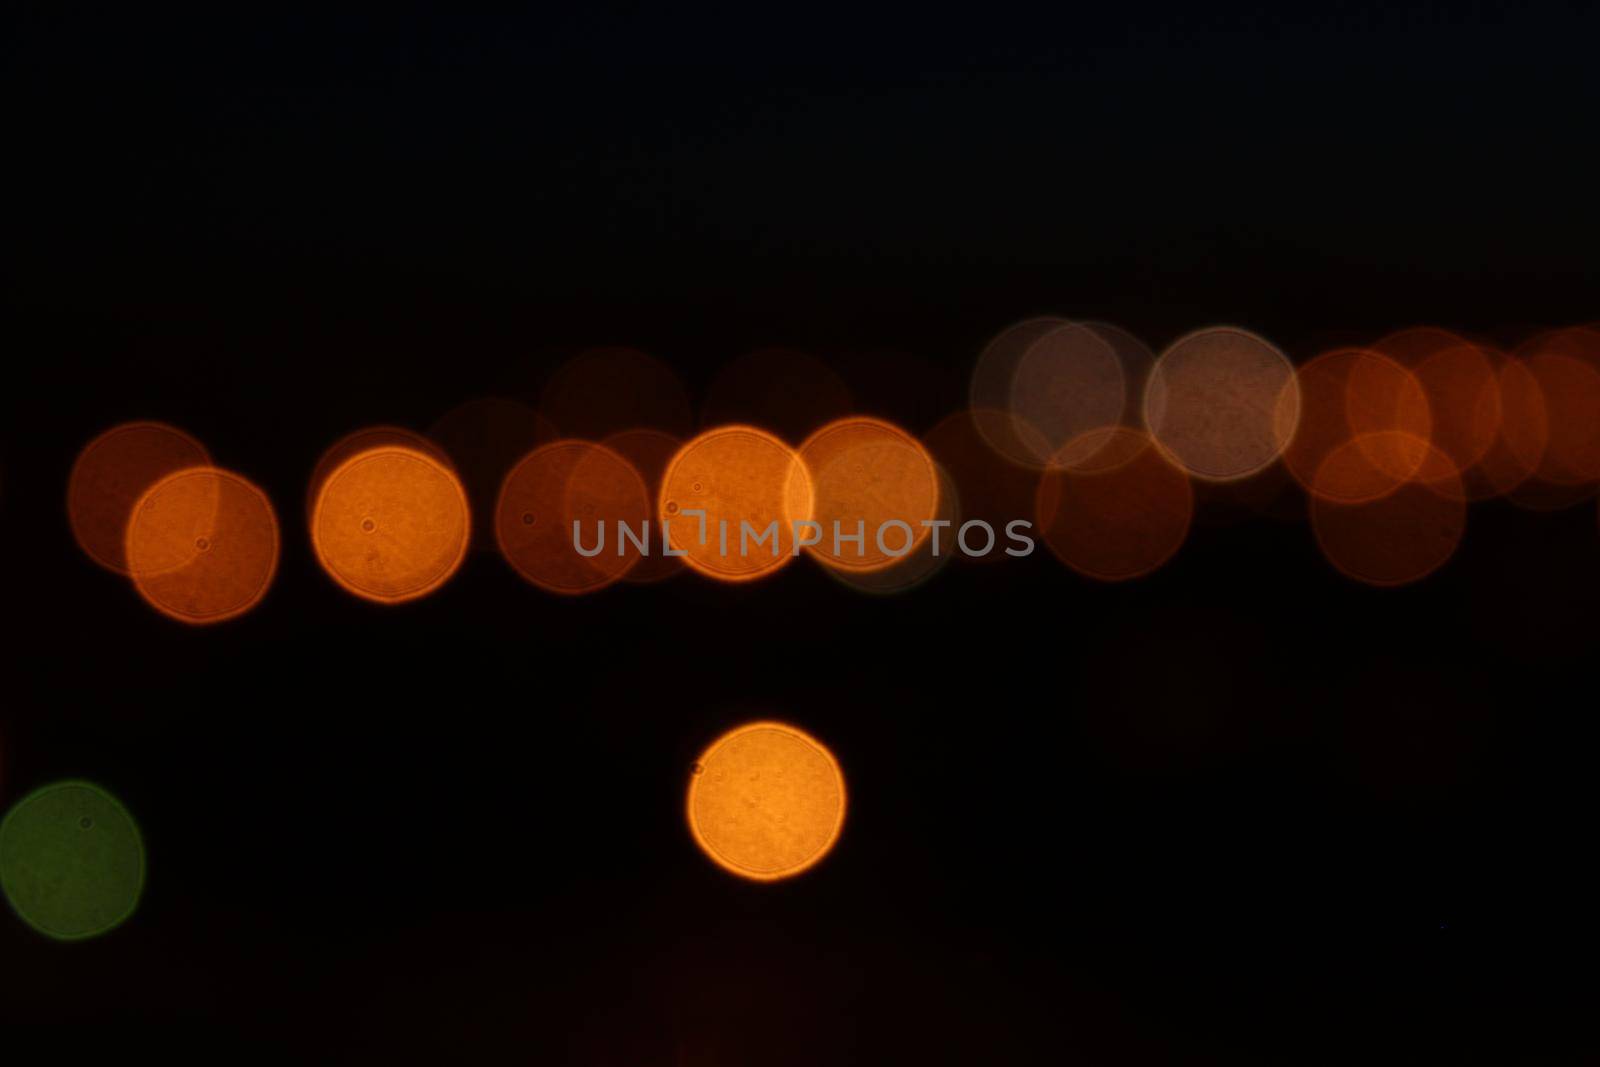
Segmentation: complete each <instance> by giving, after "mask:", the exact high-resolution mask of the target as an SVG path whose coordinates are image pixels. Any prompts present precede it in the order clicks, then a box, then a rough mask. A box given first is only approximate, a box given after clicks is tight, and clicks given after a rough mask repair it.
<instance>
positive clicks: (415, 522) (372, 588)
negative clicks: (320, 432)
mask: <svg viewBox="0 0 1600 1067" xmlns="http://www.w3.org/2000/svg"><path fill="white" fill-rule="evenodd" d="M471 543H472V514H471V507H470V505H469V504H468V502H467V493H466V489H465V488H464V487H463V486H462V484H461V480H460V479H459V478H457V477H456V473H455V471H454V470H453V469H452V468H451V467H449V466H448V465H447V464H446V463H445V462H443V461H442V460H441V459H439V458H437V457H436V456H435V455H434V454H431V453H429V452H423V451H419V450H417V449H414V448H405V447H400V446H394V445H386V446H381V447H378V448H374V449H369V450H367V451H365V452H359V453H357V454H356V455H354V456H351V457H350V458H349V459H347V460H345V461H344V462H343V463H341V464H340V465H339V466H338V467H336V468H334V470H333V471H332V473H330V474H329V475H328V477H327V480H326V481H324V482H323V484H322V489H321V491H320V492H318V494H317V499H316V503H315V505H314V506H313V508H312V516H311V544H312V548H313V550H314V551H315V553H316V556H317V561H318V562H319V563H321V564H322V568H323V570H325V571H327V572H328V576H329V577H331V578H332V579H333V580H334V581H335V582H337V583H338V584H339V586H340V587H341V588H343V589H344V590H345V591H346V592H350V593H354V594H355V595H356V596H358V597H361V598H363V599H365V600H370V601H373V602H375V603H379V604H400V603H404V602H406V601H410V600H416V599H418V598H420V597H424V596H427V595H428V594H430V593H432V592H434V591H436V590H437V589H439V588H440V587H441V586H442V585H444V583H445V582H447V581H449V580H450V578H451V577H452V576H453V575H454V574H455V573H456V571H457V570H458V569H460V567H461V564H462V562H463V561H464V560H465V559H466V555H467V549H468V547H469V546H470V545H471Z"/></svg>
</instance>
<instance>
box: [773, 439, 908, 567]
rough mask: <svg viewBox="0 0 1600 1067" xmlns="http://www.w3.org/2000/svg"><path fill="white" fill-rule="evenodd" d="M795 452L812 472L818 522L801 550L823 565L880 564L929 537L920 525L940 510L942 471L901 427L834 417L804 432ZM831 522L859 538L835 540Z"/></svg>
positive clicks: (905, 553)
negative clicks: (813, 539) (816, 536)
mask: <svg viewBox="0 0 1600 1067" xmlns="http://www.w3.org/2000/svg"><path fill="white" fill-rule="evenodd" d="M800 458H801V459H802V460H803V461H804V462H805V466H806V470H807V472H808V473H809V474H810V476H811V486H812V493H813V504H812V515H811V517H812V519H813V521H815V522H816V523H817V524H818V525H819V526H820V527H821V540H820V541H819V542H818V543H816V544H812V545H807V546H806V551H808V552H810V553H811V554H812V555H813V556H814V557H815V558H816V559H817V560H819V561H820V562H822V563H823V564H825V565H826V566H829V567H835V568H838V569H840V570H851V571H876V570H882V569H884V568H886V567H891V566H894V565H895V564H896V563H898V562H899V561H900V560H901V559H903V558H905V557H906V556H909V555H911V554H912V553H913V552H915V551H916V549H917V548H918V547H919V546H920V545H921V544H922V542H923V541H924V540H926V539H927V536H928V530H929V528H928V527H927V526H924V525H923V523H924V522H931V521H933V520H934V519H936V518H937V517H938V514H939V472H938V469H937V468H936V467H935V466H934V463H933V458H932V457H931V456H929V455H928V450H927V449H925V448H923V447H922V444H921V442H919V441H918V440H917V439H916V438H915V437H912V436H911V435H910V434H908V433H906V432H905V431H904V430H902V429H901V428H900V427H898V426H895V425H893V424H892V423H888V422H884V421H883V420H881V419H872V418H865V417H861V416H856V417H851V418H847V419H839V420H838V421H836V422H831V423H829V424H828V425H826V426H824V427H822V428H821V429H819V430H817V431H816V432H815V433H813V434H812V435H811V436H810V437H808V438H806V440H805V441H804V442H803V443H802V444H801V445H800ZM836 523H837V524H838V529H839V532H840V533H841V534H842V535H845V536H850V537H854V536H855V535H857V534H858V533H859V534H860V535H861V536H862V540H861V542H860V543H859V544H856V543H855V542H853V541H851V542H845V541H843V540H842V538H841V539H840V541H839V542H838V543H835V539H834V526H835V524H836ZM886 524H900V525H896V526H886ZM880 534H881V535H882V542H883V543H882V545H880V544H879V540H880V537H879V535H880Z"/></svg>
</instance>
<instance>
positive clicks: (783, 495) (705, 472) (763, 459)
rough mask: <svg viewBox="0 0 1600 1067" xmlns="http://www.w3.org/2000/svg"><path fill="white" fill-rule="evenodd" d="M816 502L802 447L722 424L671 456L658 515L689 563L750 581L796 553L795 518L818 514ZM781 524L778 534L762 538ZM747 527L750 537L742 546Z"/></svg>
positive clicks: (731, 578) (751, 428)
mask: <svg viewBox="0 0 1600 1067" xmlns="http://www.w3.org/2000/svg"><path fill="white" fill-rule="evenodd" d="M813 501H814V496H813V491H812V485H811V477H810V474H809V473H808V472H807V470H806V465H805V463H804V461H802V460H801V458H800V456H799V454H798V453H796V452H795V451H794V450H793V449H791V448H790V447H789V446H788V445H786V444H784V443H783V442H782V441H781V440H779V439H778V438H777V437H774V436H773V435H772V434H770V433H767V432H766V431H764V430H758V429H756V428H755V427H754V426H720V427H717V428H716V429H712V430H707V431H706V432H705V433H703V434H701V435H699V436H698V437H696V438H694V439H693V440H691V441H689V442H688V443H686V444H685V445H684V446H683V447H682V448H680V449H679V450H678V454H677V455H675V456H673V457H672V460H671V462H669V463H668V464H667V472H666V474H665V475H663V476H662V479H661V496H660V506H659V508H658V512H657V513H658V514H659V516H660V518H661V520H662V522H663V523H664V524H669V525H667V526H666V529H667V530H668V535H667V540H668V542H669V543H670V544H671V545H672V547H673V549H674V550H676V551H682V552H683V553H684V556H683V557H682V558H683V561H684V562H685V563H686V564H688V565H689V566H690V567H693V568H694V569H695V570H696V571H699V572H700V573H701V574H704V575H705V576H706V577H708V578H715V579H717V580H718V581H724V582H743V581H750V580H753V579H756V578H763V577H766V576H767V575H769V574H772V573H774V572H775V571H777V570H778V569H780V568H781V567H783V566H784V565H785V564H787V563H788V562H789V560H790V559H792V558H793V557H794V555H795V547H794V546H795V523H797V522H805V521H809V520H810V519H811V517H812V508H813ZM692 512H703V513H704V515H703V517H702V516H701V515H697V514H691V513H692ZM702 523H703V524H704V525H703V526H702ZM774 523H775V524H776V526H777V529H776V532H775V533H776V539H775V540H774V539H773V538H772V537H767V538H766V539H765V540H763V541H762V542H761V543H759V544H758V543H756V542H755V539H756V538H757V537H762V536H764V535H766V534H767V532H768V529H769V527H770V526H771V525H772V524H774ZM746 526H748V528H749V531H750V533H749V542H748V543H747V544H741V534H742V533H743V532H744V530H745V527H746Z"/></svg>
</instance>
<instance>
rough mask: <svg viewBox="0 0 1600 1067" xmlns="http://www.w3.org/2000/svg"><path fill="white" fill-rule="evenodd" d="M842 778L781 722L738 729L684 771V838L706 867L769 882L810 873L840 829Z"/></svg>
mask: <svg viewBox="0 0 1600 1067" xmlns="http://www.w3.org/2000/svg"><path fill="white" fill-rule="evenodd" d="M845 808H846V796H845V783H844V772H843V771H842V770H841V769H840V767H839V762H838V760H836V759H835V758H834V756H833V753H832V752H830V751H828V748H827V746H825V745H824V744H823V743H822V742H820V741H818V740H817V739H816V738H814V737H812V736H811V735H810V734H807V733H806V732H804V731H803V730H800V729H798V728H796V727H794V726H790V725H789V724H787V723H781V722H771V721H761V722H751V723H746V724H744V725H743V726H739V727H737V728H735V729H733V730H730V731H728V732H727V733H725V734H723V735H722V736H721V737H719V738H717V739H716V740H715V741H713V742H712V743H711V744H710V745H709V746H707V748H706V749H705V751H704V752H702V753H701V754H700V757H699V759H698V760H696V761H695V763H694V766H693V767H692V768H691V770H690V775H689V787H688V790H687V796H686V798H685V813H686V816H687V819H688V824H689V833H690V835H691V836H692V837H693V838H694V841H695V844H697V845H699V846H700V849H701V850H702V851H703V852H704V853H705V854H706V855H707V856H708V857H709V858H710V859H711V861H712V862H713V863H715V864H716V865H717V866H719V867H721V868H722V869H723V870H725V871H728V872H729V873H731V874H735V875H737V876H739V877H740V878H745V879H749V880H751V881H756V882H774V881H779V880H782V879H786V878H793V877H794V876H795V875H798V874H801V873H802V872H804V871H807V870H809V869H811V868H812V867H814V866H816V865H817V864H818V863H820V862H822V860H823V859H824V858H825V857H826V856H827V855H828V853H829V852H831V851H832V850H833V847H834V846H835V845H836V844H837V843H838V840H839V835H840V833H841V832H842V831H843V829H844V819H845Z"/></svg>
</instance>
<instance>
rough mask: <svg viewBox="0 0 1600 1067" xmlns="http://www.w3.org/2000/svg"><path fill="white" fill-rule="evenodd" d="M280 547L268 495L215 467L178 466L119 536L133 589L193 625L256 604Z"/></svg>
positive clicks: (233, 614)
mask: <svg viewBox="0 0 1600 1067" xmlns="http://www.w3.org/2000/svg"><path fill="white" fill-rule="evenodd" d="M278 548H279V537H278V519H277V515H276V514H275V513H274V512H273V509H272V503H271V502H270V501H269V500H268V499H267V496H266V494H265V493H263V492H262V491H261V490H260V489H258V488H257V487H256V486H254V485H252V484H251V483H250V482H248V481H246V480H245V479H243V478H241V477H240V476H239V475H237V474H234V473H233V472H231V471H225V470H220V469H218V468H216V467H196V468H191V469H189V470H182V471H178V472H177V473H175V474H170V475H168V476H167V477H165V478H163V479H162V480H161V481H159V482H157V483H156V484H155V485H153V486H151V487H150V489H149V491H148V492H146V493H145V494H144V496H143V497H141V498H140V499H139V501H138V503H137V504H136V505H135V506H134V508H133V514H132V515H131V516H130V517H129V519H128V529H127V535H126V539H125V541H124V552H125V555H126V559H127V561H128V571H129V574H130V575H131V576H132V578H133V584H134V588H136V589H137V590H138V591H139V595H140V596H142V597H144V599H145V600H146V601H147V602H148V603H149V604H150V606H151V607H153V608H155V609H156V610H157V611H159V612H161V613H162V614H163V615H166V616H167V617H169V618H172V619H176V620H178V621H179V622H185V623H190V624H192V625H204V624H210V623H217V622H223V621H224V620H227V619H232V618H236V617H238V616H240V615H243V614H244V613H245V612H247V611H249V610H250V609H251V608H253V607H255V606H256V604H258V603H260V601H261V598H262V597H264V596H266V593H267V589H268V587H269V586H271V584H272V579H273V577H274V575H276V574H277V570H278Z"/></svg>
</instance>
